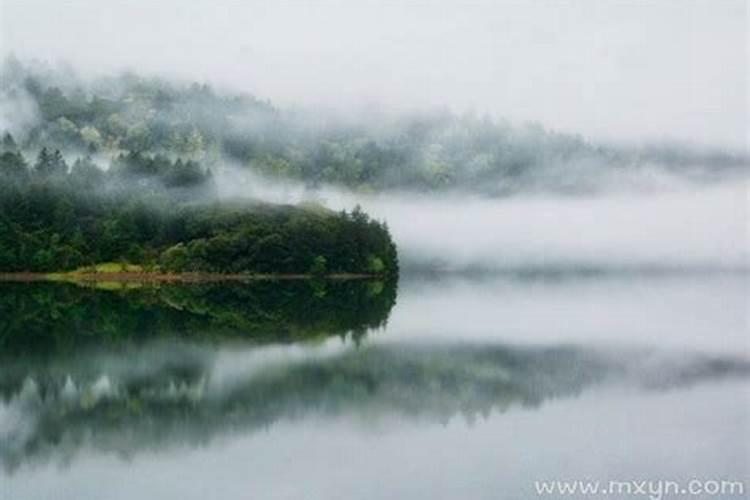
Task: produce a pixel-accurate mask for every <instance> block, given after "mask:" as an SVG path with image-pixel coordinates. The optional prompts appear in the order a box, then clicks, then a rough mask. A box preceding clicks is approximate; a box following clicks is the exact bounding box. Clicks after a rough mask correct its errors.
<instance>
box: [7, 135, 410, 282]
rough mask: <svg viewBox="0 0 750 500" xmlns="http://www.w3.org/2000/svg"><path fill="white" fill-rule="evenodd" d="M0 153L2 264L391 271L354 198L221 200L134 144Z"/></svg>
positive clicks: (388, 248) (190, 174)
mask: <svg viewBox="0 0 750 500" xmlns="http://www.w3.org/2000/svg"><path fill="white" fill-rule="evenodd" d="M30 163H31V162H29V161H27V160H26V158H25V157H24V155H23V154H22V153H21V152H19V151H18V150H17V149H16V148H15V146H14V145H13V141H12V140H11V139H10V137H9V136H6V141H5V144H4V146H3V149H2V151H1V152H0V272H13V271H21V272H23V271H39V272H41V271H64V270H74V269H77V268H80V267H84V266H93V265H95V264H97V263H101V262H120V263H123V264H124V263H132V264H140V265H142V266H143V267H144V269H145V270H155V269H157V268H158V269H160V270H161V271H164V272H186V271H191V272H216V273H300V274H314V275H326V274H331V273H360V274H372V275H388V274H395V273H396V272H397V269H398V264H397V257H396V249H395V246H394V244H393V241H392V240H391V237H390V234H389V232H388V229H387V228H386V226H385V225H384V224H382V223H380V222H377V221H374V220H371V219H370V218H369V217H368V216H367V215H366V214H365V213H363V212H362V211H361V210H360V209H359V208H355V209H354V210H353V211H352V212H350V213H347V212H338V213H337V212H333V211H330V210H328V209H326V208H324V207H322V206H318V205H313V204H307V205H305V206H297V207H295V206H281V205H269V204H262V203H251V204H248V203H247V202H243V203H240V202H231V201H220V200H218V199H217V198H216V197H215V196H213V194H212V193H213V189H212V183H211V176H210V173H208V172H206V171H203V170H202V169H201V168H200V167H198V166H197V164H195V163H192V162H190V161H186V162H183V161H182V160H176V161H170V160H168V159H166V158H163V157H151V156H148V155H140V154H137V153H136V154H132V155H128V157H126V158H124V159H122V160H119V161H117V162H115V163H114V164H113V167H112V168H111V169H110V170H108V171H106V172H105V171H102V170H100V169H99V168H98V167H97V166H96V165H94V164H93V163H92V162H91V160H90V159H88V158H84V159H79V160H77V161H76V162H75V163H74V164H73V165H72V167H70V168H69V166H68V165H67V164H66V162H65V160H64V159H63V157H62V154H61V153H60V152H59V150H54V151H53V152H49V150H47V149H42V151H41V152H40V153H39V156H38V158H37V159H36V161H35V162H33V164H30Z"/></svg>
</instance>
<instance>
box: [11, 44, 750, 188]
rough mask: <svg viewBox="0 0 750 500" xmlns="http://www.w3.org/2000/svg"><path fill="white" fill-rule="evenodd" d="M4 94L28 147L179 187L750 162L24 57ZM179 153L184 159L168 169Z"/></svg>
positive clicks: (713, 168)
mask: <svg viewBox="0 0 750 500" xmlns="http://www.w3.org/2000/svg"><path fill="white" fill-rule="evenodd" d="M0 101H2V103H3V107H4V108H5V110H6V111H5V112H4V114H5V115H6V116H4V117H3V116H0V130H2V129H6V130H7V131H9V132H11V133H12V134H14V135H15V139H16V141H17V142H18V147H19V148H20V149H21V150H22V151H24V152H27V153H33V154H34V155H36V154H38V152H39V151H41V150H42V148H44V147H47V148H48V150H51V151H54V150H60V151H61V152H62V154H63V156H65V157H66V158H68V157H71V156H72V157H77V156H85V155H86V154H88V155H90V156H91V157H92V158H93V159H94V160H95V161H97V162H99V163H103V164H106V165H109V164H112V165H113V166H116V165H121V164H123V163H127V162H128V161H130V160H132V158H134V157H140V158H143V157H149V158H151V160H152V162H153V163H149V164H148V165H147V166H144V167H143V168H145V169H147V170H148V169H151V170H153V171H156V170H158V171H160V172H162V174H164V176H165V177H164V179H163V180H164V181H165V182H170V183H173V184H182V183H190V182H192V181H194V180H196V179H197V178H198V177H200V175H202V174H203V173H205V172H206V171H207V170H209V169H212V170H217V169H218V170H220V169H221V168H224V167H225V166H226V165H232V166H233V167H240V168H245V169H248V170H250V171H253V172H256V173H260V174H263V175H265V176H268V177H272V178H283V179H292V180H295V181H299V182H303V183H305V184H307V185H310V186H317V185H320V184H323V183H326V184H334V185H340V186H346V187H348V188H352V189H357V190H361V191H372V190H376V191H377V190H384V189H394V188H398V189H410V190H429V191H435V190H439V191H445V190H451V189H459V190H461V189H463V190H471V191H474V192H481V193H485V194H490V195H502V194H508V193H513V192H515V191H518V190H529V189H531V190H534V189H542V190H550V189H551V190H556V191H581V190H591V189H595V188H596V185H597V183H598V182H599V183H601V182H604V181H605V180H609V181H611V180H612V177H613V176H614V177H615V178H616V176H618V175H626V174H628V173H629V172H631V173H632V172H633V171H636V172H637V171H639V170H647V169H652V168H657V169H659V170H660V171H661V172H662V173H665V174H668V175H676V176H680V177H681V178H684V179H686V180H690V179H693V180H701V181H705V180H707V178H709V179H710V178H712V177H715V176H716V175H722V173H724V174H731V173H732V172H736V171H738V170H739V171H744V168H745V167H746V165H747V162H748V159H747V157H746V155H745V153H741V152H736V153H734V152H727V151H722V150H699V149H695V148H689V147H685V146H678V145H669V144H666V145H665V144H652V145H644V146H639V147H635V146H630V147H622V146H620V147H618V146H614V145H608V144H596V143H592V142H590V141H587V140H585V139H584V138H582V137H581V136H579V135H574V134H565V133H559V132H555V131H549V130H545V129H544V128H543V127H541V126H540V125H533V124H531V125H526V126H522V127H514V126H511V125H510V124H509V123H507V122H505V121H502V120H493V119H490V118H488V117H486V116H477V115H475V114H466V115H456V114H454V113H451V112H449V111H445V110H443V111H434V112H421V113H411V114H403V115H398V116H387V115H384V114H379V113H377V112H373V113H372V114H371V115H367V114H362V115H361V116H357V117H349V118H342V117H338V118H334V117H331V116H329V115H325V114H316V113H312V112H304V111H293V110H292V111H290V110H281V109H279V108H276V107H274V106H273V105H272V104H271V103H269V102H267V101H262V100H259V99H257V98H255V97H253V96H251V95H248V94H232V93H230V92H221V91H217V90H215V89H213V88H212V87H210V86H209V85H207V84H198V83H192V84H181V83H173V82H169V81H165V80H162V79H156V78H146V77H142V76H138V75H135V74H132V73H124V74H121V75H119V76H116V77H109V78H100V79H96V80H86V81H84V80H81V79H80V78H78V77H77V76H76V75H75V73H73V72H72V71H70V70H66V69H65V68H62V69H61V68H54V69H53V68H51V67H50V66H48V65H45V64H42V63H35V62H32V63H28V64H22V63H21V62H19V61H18V60H16V59H13V58H10V59H8V60H6V61H5V63H4V65H3V67H2V69H1V70H0ZM177 159H179V161H180V165H175V164H174V163H172V164H171V166H170V165H168V163H170V162H174V161H176V160H177ZM71 162H72V161H71ZM147 163H148V162H147ZM706 167H710V168H708V169H707V168H706Z"/></svg>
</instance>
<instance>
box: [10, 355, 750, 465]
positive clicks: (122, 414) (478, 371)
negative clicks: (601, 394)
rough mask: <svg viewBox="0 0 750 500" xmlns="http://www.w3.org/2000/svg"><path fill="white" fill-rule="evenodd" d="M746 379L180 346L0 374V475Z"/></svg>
mask: <svg viewBox="0 0 750 500" xmlns="http://www.w3.org/2000/svg"><path fill="white" fill-rule="evenodd" d="M748 377H750V362H748V360H746V359H743V358H732V357H717V356H704V355H685V354H681V355H676V354H672V355H670V354H665V353H663V352H658V351H648V350H637V351H636V350H622V349H620V350H617V351H613V350H601V349H591V348H585V347H577V346H559V347H544V348H540V347H533V348H532V347H514V346H506V345H497V344H463V343H451V344H438V345H434V344H433V345H427V344H421V343H406V344H404V343H401V344H398V343H396V344H381V345H364V346H360V347H356V346H351V345H350V346H346V345H344V346H342V345H340V344H338V345H321V346H318V347H307V348H300V347H294V346H289V347H269V348H257V347H248V348H239V347H238V346H235V347H234V348H233V349H231V350H227V349H225V348H220V347H211V346H206V345H197V344H187V343H182V342H156V343H154V344H146V345H142V346H140V347H139V348H137V349H135V350H133V351H132V352H131V353H130V354H129V356H128V357H127V358H122V357H121V356H115V355H112V354H107V353H100V354H93V353H92V354H89V355H86V356H77V357H61V358H57V359H55V360H54V361H49V360H48V361H47V362H44V363H30V362H28V361H25V362H24V361H18V362H9V363H6V364H4V365H3V366H2V368H1V369H0V394H1V395H2V406H0V423H2V428H1V429H0V459H1V460H2V463H3V466H4V467H5V468H6V470H9V471H10V470H14V469H15V468H17V467H19V466H20V465H22V464H23V463H26V462H32V461H38V460H46V459H53V460H62V461H67V460H70V459H72V458H73V457H74V456H75V455H76V453H77V452H78V451H79V450H80V449H81V448H82V447H91V448H94V449H96V450H98V451H100V452H105V453H116V454H118V455H121V456H126V457H127V456H132V455H134V454H136V453H138V452H141V451H144V450H159V451H162V450H166V449H169V448H170V447H173V446H175V445H180V446H183V445H190V446H202V445H205V444H207V443H208V442H210V441H211V440H212V439H213V438H215V437H217V436H219V435H226V434H228V433H232V432H248V431H252V430H258V429H265V428H267V427H268V426H269V425H272V424H274V423H275V422H278V421H281V420H285V421H289V420H295V419H301V418H309V417H322V418H332V417H341V416H344V417H362V418H364V419H365V420H367V421H370V420H372V419H377V418H379V417H382V418H389V417H397V418H398V419H412V420H414V419H416V420H427V421H431V422H443V423H444V422H447V421H449V420H450V419H451V418H452V417H454V416H456V415H461V416H463V417H464V418H466V419H467V420H468V421H470V422H471V421H473V420H475V419H480V418H482V417H486V416H488V415H489V414H491V413H502V412H504V411H505V410H507V409H508V408H511V407H516V406H522V407H526V408H536V407H539V406H540V405H541V404H542V403H544V402H545V401H546V400H549V399H557V398H570V397H574V396H577V395H579V394H580V393H581V392H582V391H584V390H587V389H592V388H595V387H602V386H611V385H616V386H621V387H626V388H630V389H634V390H657V391H663V390H667V389H669V388H674V387H685V386H690V385H692V384H696V383H700V382H705V381H711V380H719V379H725V378H742V379H747V378H748Z"/></svg>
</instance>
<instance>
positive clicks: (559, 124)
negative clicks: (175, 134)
mask: <svg viewBox="0 0 750 500" xmlns="http://www.w3.org/2000/svg"><path fill="white" fill-rule="evenodd" d="M747 22H748V10H747V4H746V2H744V1H743V0H725V1H722V2H715V1H711V0H698V1H691V2H683V1H681V0H666V1H660V2H648V3H645V2H621V1H616V0H607V1H601V0H584V1H576V2H556V1H540V2H522V1H516V0H510V1H503V2H489V1H488V2H472V3H471V4H467V3H466V2H460V1H448V2H407V3H404V2H375V1H356V2H345V1H331V2H314V3H300V2H258V1H247V2H240V1H224V2H215V1H208V0H197V1H191V2H182V1H178V0H165V1H160V2H149V1H147V0H136V1H131V2H95V1H87V0H73V1H67V2H58V1H55V0H2V1H0V33H2V34H1V35H0V52H2V53H3V54H8V53H15V54H16V55H18V56H19V57H21V58H24V59H28V58H39V59H42V60H49V61H55V60H64V61H69V62H71V63H72V64H73V65H75V66H76V67H77V68H81V69H83V70H84V71H85V72H87V74H89V75H91V74H99V75H101V74H106V73H111V72H112V71H115V70H120V69H122V68H124V67H129V68H131V69H134V70H137V71H142V72H146V73H151V74H159V75H168V76H174V77H181V78H185V79H191V80H192V79H198V80H203V81H210V82H215V83H219V84H221V85H224V86H226V87H228V88H233V89H240V90H244V91H249V92H251V93H253V94H256V95H259V96H262V97H264V98H270V99H272V100H273V101H274V102H278V103H280V104H282V105H284V106H285V107H292V106H294V107H303V108H314V109H321V108H326V109H329V110H336V111H338V112H340V113H351V112H353V111H361V110H377V111H378V112H385V113H389V112H390V113H393V112H396V113H400V112H403V111H404V110H408V109H415V108H434V107H443V106H445V107H449V108H452V109H454V110H456V111H458V112H463V111H466V110H471V109H473V110H475V111H477V112H479V113H484V112H488V113H490V114H491V115H494V116H496V117H497V116H501V117H508V118H510V119H512V120H513V121H517V122H524V121H527V120H531V121H538V122H541V123H543V124H545V125H546V126H548V127H552V128H556V129H563V130H568V131H573V132H580V133H582V134H584V135H586V136H588V137H593V138H597V139H600V138H605V139H613V140H618V141H623V140H627V141H638V140H642V139H662V138H670V139H680V140H685V141H690V142H697V143H702V144H713V145H722V146H731V147H734V148H746V147H747V139H748V127H747V116H748V97H747V88H748V71H747V68H748V52H747V50H748V49H747V39H746V33H747Z"/></svg>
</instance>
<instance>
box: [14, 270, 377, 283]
mask: <svg viewBox="0 0 750 500" xmlns="http://www.w3.org/2000/svg"><path fill="white" fill-rule="evenodd" d="M377 278H383V277H382V276H380V275H377V274H363V273H333V274H325V275H322V276H316V275H313V274H305V273H301V274H294V273H286V274H285V273H279V274H274V273H263V274H243V273H234V274H230V273H159V272H127V271H125V272H99V273H79V272H63V273H36V272H16V273H0V282H5V283H8V282H15V283H35V282H75V283H87V282H90V283H95V282H102V281H108V282H119V283H131V282H132V283H149V282H152V283H215V282H221V281H240V282H241V281H293V280H312V279H323V280H336V281H344V280H366V279H377Z"/></svg>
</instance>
